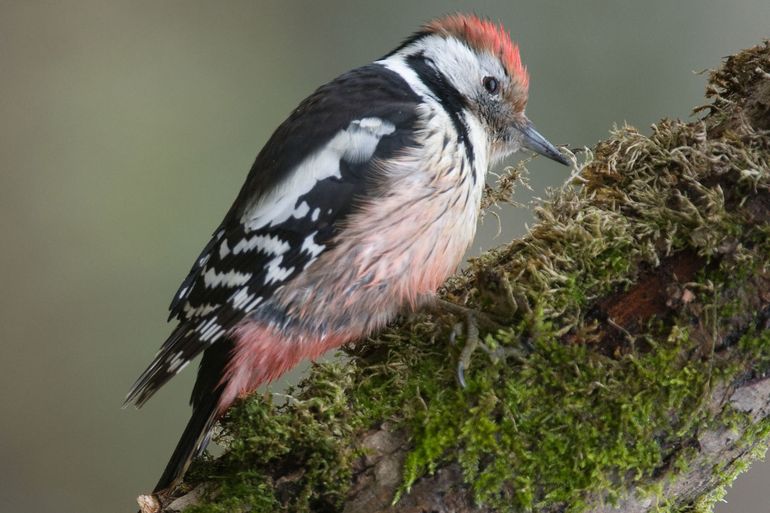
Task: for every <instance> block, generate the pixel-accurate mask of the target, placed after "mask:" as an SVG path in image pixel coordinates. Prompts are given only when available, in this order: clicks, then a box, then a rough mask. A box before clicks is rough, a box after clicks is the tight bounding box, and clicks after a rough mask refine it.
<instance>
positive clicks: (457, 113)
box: [406, 52, 476, 182]
mask: <svg viewBox="0 0 770 513" xmlns="http://www.w3.org/2000/svg"><path fill="white" fill-rule="evenodd" d="M406 62H407V64H408V65H409V67H410V68H412V69H413V70H414V72H415V73H417V76H419V77H420V80H422V81H423V83H424V84H425V85H426V86H428V88H429V89H430V90H431V92H432V93H433V94H434V95H436V98H437V99H438V100H439V101H440V102H441V106H442V107H444V110H445V111H446V113H447V114H449V117H450V119H451V120H452V124H453V125H454V127H455V129H456V130H457V134H458V139H459V142H462V143H464V144H465V155H466V156H467V157H468V161H469V162H470V164H471V166H472V165H473V164H474V160H473V145H472V144H471V140H470V137H469V136H468V126H467V125H466V124H465V120H464V119H463V109H464V108H465V107H466V106H467V103H466V101H465V98H464V97H463V96H462V95H461V94H460V91H458V90H457V89H456V88H455V87H454V86H453V85H452V84H451V83H450V82H449V80H448V79H447V78H446V76H445V75H444V74H443V73H441V72H440V71H438V70H437V69H436V68H435V67H433V66H432V65H431V63H430V62H429V59H427V58H425V56H424V55H423V53H422V52H420V53H418V54H416V55H410V56H409V57H407V58H406ZM471 174H472V175H473V181H474V182H475V181H476V174H475V173H471Z"/></svg>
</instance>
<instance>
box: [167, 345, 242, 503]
mask: <svg viewBox="0 0 770 513" xmlns="http://www.w3.org/2000/svg"><path fill="white" fill-rule="evenodd" d="M233 347H234V344H233V341H232V340H231V339H229V338H228V339H224V340H222V341H221V342H219V343H217V344H214V345H213V346H211V347H209V348H208V349H206V351H205V352H204V353H203V358H202V359H201V364H200V368H199V369H198V378H197V380H196V381H195V386H194V387H193V392H192V397H191V400H190V402H191V403H192V406H193V413H192V417H190V420H189V422H188V423H187V427H185V430H184V433H182V438H181V439H180V440H179V443H177V446H176V449H174V454H172V455H171V460H169V462H168V465H166V469H165V470H164V471H163V475H162V476H161V477H160V480H159V481H158V484H157V485H155V490H154V493H158V492H162V491H164V490H168V489H170V488H173V487H175V486H176V485H177V484H179V481H181V479H182V477H183V476H184V473H185V472H186V471H187V467H189V466H190V462H191V461H192V459H193V458H194V457H196V456H199V455H200V454H201V453H202V452H203V451H204V450H205V449H206V446H207V445H208V442H209V438H210V437H211V429H212V428H213V427H214V422H215V421H216V420H217V413H218V411H219V406H220V405H219V398H220V397H221V395H222V383H221V379H222V375H223V374H224V371H225V368H226V366H227V362H228V360H229V358H230V354H231V351H232V349H233Z"/></svg>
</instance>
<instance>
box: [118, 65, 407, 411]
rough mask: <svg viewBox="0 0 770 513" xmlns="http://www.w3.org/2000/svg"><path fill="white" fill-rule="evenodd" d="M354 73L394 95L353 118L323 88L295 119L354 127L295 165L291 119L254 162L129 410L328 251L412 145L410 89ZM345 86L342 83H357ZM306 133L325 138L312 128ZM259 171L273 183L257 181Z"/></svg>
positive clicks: (374, 99)
mask: <svg viewBox="0 0 770 513" xmlns="http://www.w3.org/2000/svg"><path fill="white" fill-rule="evenodd" d="M355 73H359V74H362V76H361V77H359V82H361V81H363V82H366V80H369V79H371V78H372V77H373V76H374V75H376V74H385V75H386V76H387V77H388V78H389V79H390V80H391V81H392V90H388V89H387V88H383V87H382V83H381V82H380V83H379V84H380V88H379V89H378V90H376V92H375V93H371V94H370V95H369V96H370V101H369V102H368V103H362V104H359V105H364V106H365V110H364V111H363V112H359V115H358V116H352V115H351V114H352V113H350V112H349V110H343V105H342V104H343V103H347V102H346V101H345V99H344V98H338V97H337V96H334V97H330V96H329V95H328V93H327V94H326V95H325V92H324V88H321V89H320V90H319V91H318V92H316V93H315V95H313V96H311V97H310V98H309V99H308V100H306V101H305V102H303V104H302V105H300V107H299V108H298V109H297V111H302V113H303V115H304V116H305V117H309V119H310V120H311V121H312V120H313V119H314V117H318V116H320V114H316V115H314V112H313V109H320V105H324V104H328V103H334V102H339V103H340V106H339V109H340V110H333V111H332V112H347V116H348V117H347V118H345V117H341V118H340V119H336V120H333V123H332V126H339V125H341V126H339V128H338V129H337V130H335V131H333V132H332V133H330V134H329V135H328V136H326V137H325V138H323V139H322V140H323V141H325V142H324V144H321V145H319V146H317V147H316V148H314V149H312V150H311V151H309V152H308V153H306V154H305V155H306V157H305V158H304V159H302V160H299V161H297V159H296V154H294V153H291V152H290V147H291V146H292V141H294V140H295V139H297V142H296V145H295V146H296V147H302V146H303V145H305V144H306V143H307V139H306V138H304V137H303V135H306V134H303V130H301V129H300V128H299V127H297V129H295V130H290V129H291V127H290V126H288V127H287V125H290V124H291V121H292V119H293V117H294V115H292V117H290V118H289V119H288V120H287V121H286V122H285V123H284V124H283V125H281V127H279V129H278V130H277V131H276V134H274V136H273V137H272V138H271V140H270V141H269V142H268V144H267V145H266V147H265V149H264V150H263V151H262V152H261V153H260V155H259V156H258V157H257V161H256V162H255V164H254V167H253V168H252V171H251V173H250V175H249V178H248V179H247V182H246V184H245V185H244V188H243V190H242V191H241V193H240V195H239V198H238V199H237V200H236V203H235V205H234V206H233V208H232V209H231V210H230V212H229V213H228V216H227V217H226V218H225V221H224V222H223V223H222V225H221V227H220V228H219V229H218V230H217V231H216V232H215V234H214V236H213V237H212V239H211V241H210V242H209V243H208V244H207V245H206V247H205V248H204V250H203V252H202V253H201V255H200V257H199V258H198V259H197V260H196V262H195V264H194V266H193V268H192V269H191V271H190V273H189V275H188V276H187V278H186V279H185V280H184V282H183V283H182V285H181V287H180V288H179V291H178V292H177V294H176V295H175V297H174V300H173V302H172V304H171V307H170V310H171V316H172V317H176V318H177V319H179V321H180V324H179V326H177V328H176V329H175V330H174V332H173V333H172V334H171V336H170V337H169V338H168V339H167V340H166V342H165V343H164V344H163V346H162V347H161V349H160V351H159V352H158V354H157V355H156V357H155V359H154V360H153V362H152V364H151V365H150V366H149V367H148V368H147V370H146V371H145V372H144V373H143V374H142V376H140V378H139V379H138V380H137V382H136V383H135V384H134V386H133V387H132V389H131V391H130V392H129V395H128V398H127V402H134V403H136V404H137V405H138V406H141V405H142V404H143V403H144V402H145V401H146V400H147V399H149V398H150V397H151V396H152V394H153V393H154V392H155V391H157V389H158V388H160V387H161V386H162V385H163V384H164V383H166V382H167V381H168V380H169V379H170V378H171V377H173V376H174V375H175V374H176V373H178V372H179V371H180V370H181V369H182V368H184V367H185V365H187V364H188V363H189V362H190V361H191V360H192V359H193V358H195V356H196V355H198V354H199V353H200V352H201V351H202V350H203V349H205V348H206V347H208V346H210V345H211V344H214V343H216V342H218V341H219V340H221V339H222V338H223V337H224V338H226V336H227V334H228V333H229V331H230V330H231V329H232V328H233V327H234V326H236V325H237V324H238V322H240V321H241V320H242V319H243V318H244V317H245V316H246V315H247V314H248V313H249V312H251V311H253V310H254V309H256V308H258V307H259V305H260V304H262V303H263V302H265V301H267V300H269V298H270V297H271V296H272V294H273V293H274V292H275V291H276V290H277V289H278V288H279V287H281V286H283V285H284V284H286V283H288V282H290V281H291V280H292V279H293V278H294V277H296V276H297V275H298V274H299V273H301V272H302V271H303V270H304V269H306V268H307V267H308V266H309V265H311V264H312V263H313V262H314V261H315V260H316V259H317V258H318V256H319V255H320V254H321V253H323V252H324V251H326V250H328V249H329V248H330V246H331V244H332V243H333V242H332V241H333V239H334V236H335V235H336V234H337V232H338V230H339V228H340V224H341V222H342V221H343V220H344V219H345V218H346V217H347V216H348V214H349V213H350V212H351V211H352V210H353V209H354V208H355V205H356V204H357V199H360V198H366V197H370V196H371V195H372V194H373V191H374V189H375V187H374V185H375V183H376V181H377V173H378V172H379V170H380V168H381V165H382V162H384V161H386V160H387V159H388V158H391V157H393V156H394V155H396V154H397V153H398V152H399V151H400V150H403V149H404V148H405V147H406V146H408V145H412V144H414V142H413V140H412V137H413V133H414V123H415V120H416V114H415V112H416V111H415V103H414V96H413V93H411V92H410V90H409V89H408V86H406V84H405V83H399V82H398V80H397V79H396V78H394V77H393V76H391V74H392V72H389V71H387V70H385V69H384V68H382V67H379V66H368V67H365V68H361V69H359V70H357V71H354V72H351V74H353V75H355ZM392 75H395V74H392ZM345 77H346V75H343V76H342V77H340V79H338V81H344V80H353V79H352V78H350V77H348V78H347V79H346V78H345ZM353 82H355V81H354V80H353ZM352 91H355V92H357V94H360V91H359V90H358V89H355V88H354V89H351V93H350V94H353V92H352ZM343 93H344V91H343ZM410 95H411V96H410ZM407 100H408V101H407ZM327 107H328V105H327ZM319 112H320V111H319ZM324 112H328V111H324ZM295 114H296V111H295ZM351 118H352V119H351ZM318 122H319V123H320V122H327V123H328V122H330V121H329V120H328V119H318ZM342 123H344V124H342ZM311 125H312V123H311ZM303 126H304V125H303ZM308 130H314V131H317V130H319V128H318V126H317V125H314V126H311V127H309V128H308ZM315 135H318V134H315ZM276 148H279V150H280V151H278V150H276ZM286 152H290V154H289V155H288V156H287V155H286ZM281 159H284V160H283V161H282V160H281ZM374 162H377V163H379V164H378V165H373V163H374ZM289 163H291V164H294V167H292V168H291V169H290V170H289V171H288V172H283V173H282V175H281V174H278V176H272V175H276V174H277V172H276V166H278V167H279V168H280V166H281V165H287V164H289ZM260 169H265V170H267V174H268V175H271V176H257V178H255V176H256V175H258V174H259V173H260ZM263 174H264V173H263ZM260 189H261V190H260Z"/></svg>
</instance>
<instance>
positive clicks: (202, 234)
mask: <svg viewBox="0 0 770 513" xmlns="http://www.w3.org/2000/svg"><path fill="white" fill-rule="evenodd" d="M455 10H464V11H474V12H477V13H479V14H484V15H487V16H490V17H492V18H494V19H497V20H500V21H502V22H503V23H504V24H505V25H506V26H507V28H508V29H509V30H510V31H511V33H512V34H513V36H514V38H515V39H516V40H518V41H519V42H520V43H521V47H522V54H523V58H524V61H525V63H526V64H527V65H528V67H529V70H530V72H531V75H532V80H531V100H530V103H529V108H528V113H529V115H530V117H531V118H532V119H533V120H534V121H535V123H536V124H537V126H538V127H539V129H540V131H541V132H542V133H543V134H545V135H546V136H547V137H549V138H550V139H551V140H552V141H553V142H554V143H558V144H570V145H572V146H582V145H592V144H594V143H595V142H596V141H597V140H599V139H601V138H603V137H604V136H605V135H606V133H607V131H608V129H609V128H610V127H611V126H612V125H613V123H618V124H619V123H623V122H624V121H627V122H629V123H631V124H633V125H636V126H638V127H640V128H642V129H646V128H647V127H648V125H649V124H650V123H653V122H655V121H656V120H657V119H659V118H660V117H662V116H671V117H681V118H687V117H688V116H689V112H690V109H691V108H692V107H693V106H695V105H698V104H700V103H702V101H703V100H702V93H703V86H704V81H705V78H704V77H703V76H699V75H696V74H694V73H693V71H694V70H703V69H705V68H709V67H715V66H717V65H718V64H719V61H720V58H721V57H722V56H725V55H728V54H730V53H733V52H735V51H737V50H739V49H741V48H744V47H747V46H750V45H753V44H756V43H758V42H759V41H760V40H761V39H762V38H763V37H766V36H768V35H770V2H768V1H767V0H741V1H731V2H728V1H724V2H715V1H698V2H694V1H693V2H669V1H646V2H640V1H637V2H610V1H599V0H591V1H583V2H561V1H556V0H547V1H531V0H518V1H510V0H509V1H505V2H503V1H497V2H486V3H481V2H449V1H443V2H442V1H437V0H432V1H423V2H414V1H408V2H407V1H388V2H385V1H383V2H376V3H374V2H372V3H363V2H347V3H346V2H341V1H336V2H306V3H305V2H274V3H271V2H256V1H251V2H245V1H243V2H235V1H230V2H193V1H184V2H181V1H162V2H158V1H132V2H110V1H96V0H94V1H72V2H39V1H25V0H18V1H15V2H13V1H12V2H8V1H0V65H1V66H0V166H1V168H0V230H2V240H3V244H2V251H0V273H1V274H0V276H1V277H2V288H3V291H2V292H3V293H2V295H1V296H0V340H2V344H3V346H2V347H3V357H2V360H1V361H0V412H2V420H0V511H1V512H30V513H32V512H35V513H38V512H57V513H70V512H72V513H74V512H78V513H88V512H104V511H114V512H133V511H135V509H136V508H135V505H134V497H135V496H136V495H137V493H138V492H140V491H143V490H144V491H146V490H148V489H150V488H151V487H152V485H153V484H154V483H155V480H156V478H157V477H158V475H159V473H160V471H161V469H162V467H163V465H164V464H165V462H166V459H167V458H168V456H169V454H170V452H171V449H172V448H173V445H174V444H175V443H176V440H177V437H178V436H179V434H180V433H181V430H182V427H183V425H184V423H185V422H186V420H187V416H188V410H187V408H186V401H187V397H188V394H189V391H190V388H191V384H192V379H193V374H194V372H193V371H192V368H193V367H191V369H190V370H188V371H187V372H186V373H184V375H182V376H180V377H179V378H178V379H176V380H174V381H173V382H172V383H171V384H170V385H169V386H168V387H167V388H165V389H164V390H163V391H162V392H160V393H159V394H158V395H157V397H156V398H154V399H153V400H152V401H151V402H150V403H149V404H148V405H147V406H146V407H145V408H144V409H143V410H142V411H141V412H136V411H134V410H126V411H122V410H120V404H121V401H122V399H123V397H124V394H125V392H126V391H127V389H128V387H129V385H130V384H131V383H132V382H133V380H134V378H136V376H137V375H138V373H139V372H140V371H141V370H142V369H143V368H144V366H145V365H146V364H147V363H148V362H149V360H150V358H151V357H152V356H153V354H154V353H155V350H156V349H157V347H158V346H159V344H160V343H161V342H162V341H163V339H164V337H165V335H166V334H167V333H168V332H169V329H170V327H169V326H168V325H166V323H165V318H166V307H167V305H168V302H169V300H170V298H171V295H172V294H173V292H174V291H175V290H176V286H177V285H178V283H179V282H180V280H181V279H182V278H183V277H184V275H185V274H186V271H187V269H188V268H189V266H190V264H191V263H192V261H193V259H194V257H195V256H196V255H197V252H198V251H199V250H200V248H201V247H202V245H203V244H204V243H205V242H206V240H207V237H208V235H209V234H210V233H211V231H212V230H213V229H214V228H215V226H216V225H217V224H218V223H219V221H220V219H221V217H222V216H223V215H224V212H225V211H226V209H227V208H228V207H229V205H230V201H231V200H232V199H233V198H234V196H235V194H236V192H237V190H238V188H239V187H240V184H241V182H242V180H243V179H244V177H245V174H246V171H247V170H248V168H249V166H250V165H251V162H252V160H253V158H254V156H255V154H256V153H257V151H258V150H259V148H260V147H261V145H262V144H263V143H264V142H265V140H266V139H267V137H268V136H269V135H270V133H271V131H272V130H273V129H274V128H275V127H276V126H277V124H278V123H279V122H280V121H282V119H283V118H284V117H285V116H286V115H287V113H288V112H289V111H290V110H291V109H292V108H293V107H294V106H295V105H296V104H297V102H298V101H299V100H301V99H302V98H303V97H305V96H306V95H307V94H309V93H310V92H311V91H312V90H313V89H315V87H317V86H318V85H320V84H321V83H323V82H325V81H327V80H329V79H331V78H333V77H334V76H336V75H337V74H339V73H341V72H343V71H345V70H347V69H349V68H351V67H354V66H357V65H360V64H364V63H366V62H369V61H371V60H373V59H375V58H377V57H379V56H381V55H383V54H384V53H386V52H387V51H388V50H390V49H391V48H392V47H393V46H394V45H396V44H397V43H398V42H399V41H400V40H401V39H402V38H404V37H405V36H407V35H408V34H409V33H410V32H412V31H414V30H415V29H416V28H417V26H418V25H419V24H420V23H421V22H423V21H425V20H427V19H429V18H431V17H434V16H436V15H439V14H442V13H446V12H449V11H455ZM530 171H531V173H532V185H533V187H534V191H535V192H534V194H535V195H542V194H543V191H544V189H545V188H546V187H547V186H549V185H557V184H559V183H561V182H562V180H563V179H564V178H565V176H566V170H565V169H564V168H562V167H560V166H558V165H556V164H553V163H550V162H545V161H543V159H539V160H538V161H536V162H534V163H533V164H532V165H531V167H530ZM527 198H528V196H527V195H526V194H524V193H523V192H522V194H520V196H519V198H518V199H520V200H523V201H527ZM528 219H530V217H529V215H528V213H527V211H526V210H525V209H512V208H510V209H506V210H505V211H504V215H503V228H504V233H503V235H502V236H500V237H499V238H497V239H494V237H493V236H494V233H495V232H496V231H497V224H496V223H495V221H494V218H493V217H488V218H487V221H486V223H485V225H484V226H482V229H481V233H480V236H479V237H478V239H477V242H476V245H475V251H478V250H480V248H488V247H491V246H493V245H497V244H500V243H502V242H504V241H505V240H506V239H509V238H510V237H512V236H515V235H517V234H521V233H522V232H523V230H524V223H525V222H527V220H528ZM768 486H770V465H768V464H767V463H765V464H757V465H756V466H755V467H754V468H753V469H752V470H751V472H749V473H748V474H747V475H745V476H743V477H741V478H740V479H739V481H738V483H737V484H736V486H735V487H734V488H733V489H732V490H731V491H730V493H729V494H728V496H727V500H728V501H729V505H724V504H723V505H721V506H720V508H718V511H720V512H722V513H727V512H738V511H740V512H743V513H767V512H768V510H770V506H769V505H768V501H767V499H766V498H765V491H766V489H767V487H768Z"/></svg>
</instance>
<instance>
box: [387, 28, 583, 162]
mask: <svg viewBox="0 0 770 513" xmlns="http://www.w3.org/2000/svg"><path fill="white" fill-rule="evenodd" d="M393 53H394V54H396V53H397V54H400V55H402V56H403V57H404V58H405V60H406V61H407V62H408V63H409V65H410V66H411V67H412V68H414V69H415V70H416V71H417V72H418V74H419V75H420V78H421V80H422V81H423V82H425V83H426V85H428V86H429V88H430V89H431V91H432V92H433V93H434V95H435V96H436V97H437V98H438V99H439V100H440V101H441V102H442V103H443V104H444V105H445V107H448V108H450V109H455V111H456V112H457V113H458V116H461V117H460V119H463V118H462V116H472V117H473V118H474V119H475V120H476V121H477V122H478V123H479V124H480V125H481V126H482V127H483V129H484V132H485V133H486V136H487V141H488V150H489V157H490V159H491V160H492V161H497V160H499V159H502V158H503V157H505V156H507V155H510V154H511V153H514V152H516V151H518V150H520V149H522V148H525V149H528V150H531V151H534V152H535V153H539V154H541V155H544V156H546V157H548V158H550V159H553V160H555V161H557V162H560V163H562V164H567V163H568V162H567V160H566V159H565V158H564V157H563V156H562V155H561V154H560V153H559V151H558V150H557V149H556V148H555V147H554V146H553V145H552V144H551V143H550V142H548V141H547V140H546V139H545V138H544V137H543V136H542V135H540V133H538V131H537V130H535V128H534V126H533V125H532V123H531V122H530V121H529V119H528V118H527V116H526V115H525V114H524V110H525V107H526V105H527V98H528V91H529V74H528V73H527V69H526V68H525V67H524V65H523V64H522V63H521V57H520V56H519V49H518V46H516V44H514V43H513V42H512V41H511V38H510V36H509V35H508V33H507V32H506V31H505V29H504V28H503V27H502V26H501V25H498V24H495V23H492V22H491V21H488V20H485V19H481V18H478V17H476V16H472V15H465V14H452V15H448V16H444V17H442V18H438V19H436V20H433V21H431V22H429V23H427V24H426V25H424V26H423V27H422V29H421V30H420V31H419V32H417V33H415V34H414V35H413V36H412V37H411V38H409V39H408V40H407V41H405V42H404V44H403V45H402V46H401V47H399V48H398V49H397V50H395V51H394V52H393ZM465 119H467V118H465Z"/></svg>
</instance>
